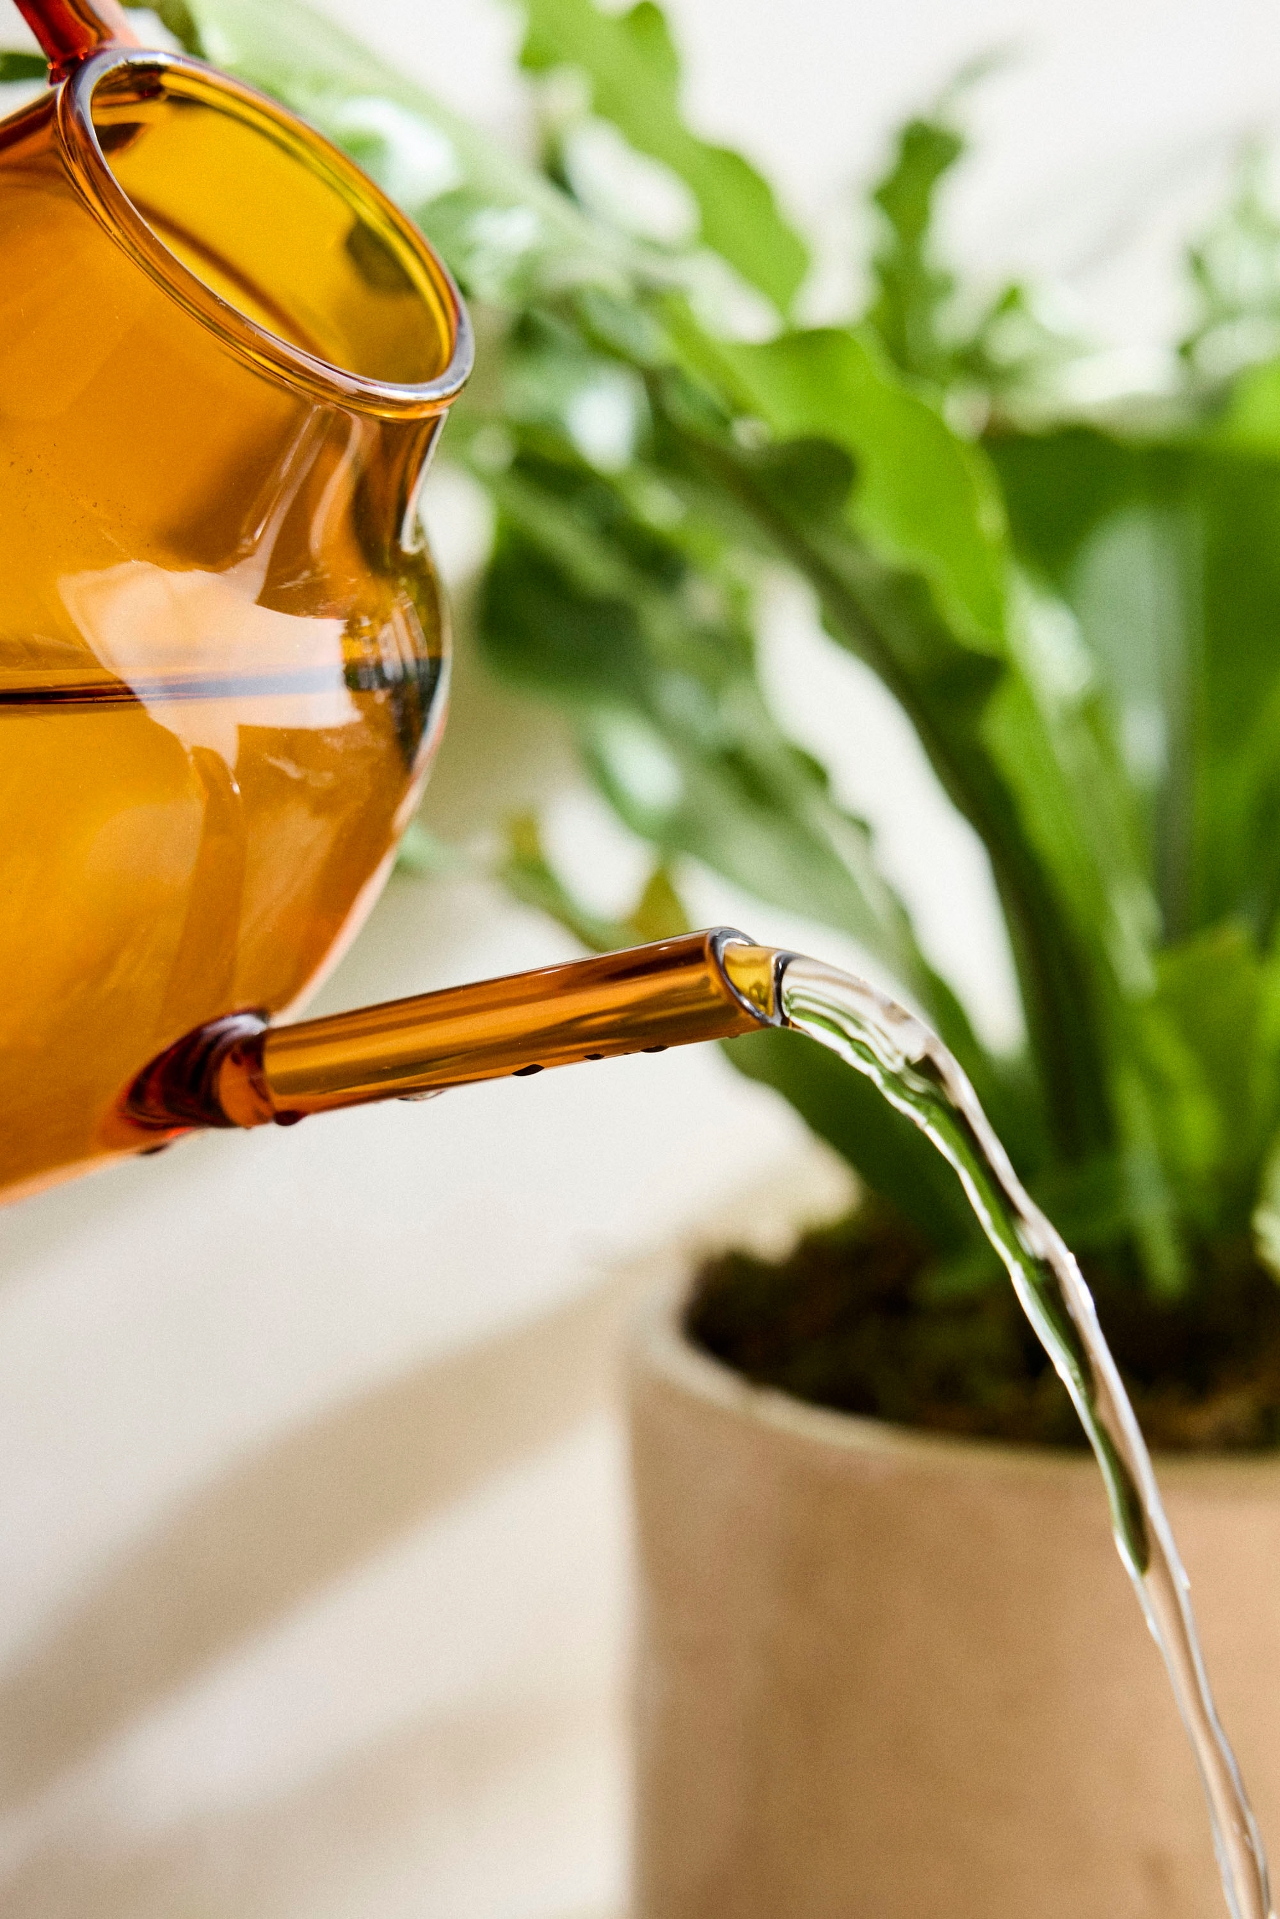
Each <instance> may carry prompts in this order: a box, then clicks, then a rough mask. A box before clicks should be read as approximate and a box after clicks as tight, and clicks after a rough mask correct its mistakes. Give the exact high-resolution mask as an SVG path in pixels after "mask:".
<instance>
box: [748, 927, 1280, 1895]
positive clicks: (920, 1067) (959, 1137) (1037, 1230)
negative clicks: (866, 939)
mask: <svg viewBox="0 0 1280 1919" xmlns="http://www.w3.org/2000/svg"><path fill="white" fill-rule="evenodd" d="M779 995H780V1000H781V1011H782V1015H783V1019H784V1022H785V1024H786V1025H788V1026H791V1027H793V1028H795V1030H796V1031H797V1032H801V1033H807V1034H808V1035H809V1036H810V1037H811V1038H812V1039H816V1040H818V1041H819V1042H820V1043H821V1044H822V1045H824V1046H826V1047H829V1048H830V1049H831V1051H832V1052H834V1053H837V1054H838V1055H839V1056H840V1058H841V1059H843V1060H845V1061H846V1062H847V1064H848V1065H850V1066H852V1067H853V1068H854V1069H855V1071H857V1072H860V1073H863V1074H865V1075H866V1076H867V1077H868V1078H869V1079H871V1080H872V1081H874V1083H875V1085H876V1086H877V1087H878V1089H879V1090H880V1092H881V1093H882V1094H883V1095H884V1097H885V1098H886V1099H887V1100H888V1101H889V1103H890V1105H892V1106H895V1107H896V1108H897V1109H898V1111H899V1112H900V1113H904V1114H905V1115H906V1116H907V1118H908V1119H910V1120H911V1121H913V1123H914V1124H915V1125H916V1126H918V1127H919V1128H920V1130H921V1131H922V1132H923V1133H924V1134H926V1136H927V1137H928V1138H929V1139H930V1140H931V1141H932V1142H933V1144H934V1145H935V1146H936V1147H937V1149H938V1151H939V1152H940V1153H941V1154H942V1155H943V1157H944V1158H945V1159H947V1160H949V1161H950V1163H951V1165H952V1166H953V1167H954V1168H955V1170H956V1172H957V1173H958V1175H959V1177H960V1180H961V1182H962V1184H963V1186H964V1189H965V1192H966V1194H967V1195H968V1198H969V1202H970V1204H971V1205H972V1207H973V1210H974V1212H975V1213H976V1215H977V1217H978V1221H979V1223H980V1225H981V1227H982V1230H983V1232H984V1233H985V1235H986V1237H987V1239H988V1240H989V1241H990V1242H991V1245H992V1247H993V1248H994V1249H995V1251H996V1253H997V1254H998V1255H999V1257H1000V1260H1001V1262H1002V1263H1003V1265H1004V1267H1005V1270H1006V1271H1007V1273H1008V1275H1009V1278H1010V1279H1011V1280H1012V1282H1013V1286H1014V1290H1015V1291H1016V1293H1017V1295H1018V1299H1019V1301H1020V1303H1021V1305H1022V1307H1023V1310H1024V1311H1025V1313H1026V1315H1027V1317H1028V1319H1029V1320H1030V1321H1031V1324H1032V1326H1033V1327H1034V1329H1035V1332H1036V1334H1037V1336H1038V1338H1039V1339H1040V1342H1041V1344H1042V1345H1043V1346H1044V1349H1045V1351H1046V1352H1047V1353H1048V1355H1049V1358H1050V1359H1051V1360H1052V1362H1053V1365H1054V1367H1055V1369H1056V1370H1057V1372H1058V1374H1059V1376H1060V1378H1061V1379H1062V1382H1063V1384H1064V1385H1065V1386H1066V1388H1067V1391H1068V1392H1069V1393H1070V1395H1071V1398H1072V1401H1073V1403H1074V1405H1075V1408H1076V1411H1077V1412H1078V1413H1079V1415H1080V1420H1081V1423H1082V1424H1083V1426H1084V1429H1085V1432H1086V1433H1087V1434H1088V1437H1089V1443H1090V1444H1091V1446H1092V1447H1093V1450H1094V1452H1095V1454H1096V1455H1097V1459H1098V1464H1099V1466H1100V1467H1101V1469H1102V1477H1103V1480H1104V1482H1105V1485H1106V1489H1107V1498H1108V1501H1109V1504H1110V1507H1111V1526H1112V1531H1113V1533H1114V1536H1115V1542H1116V1547H1117V1549H1118V1551H1119V1553H1120V1557H1121V1559H1122V1561H1123V1562H1124V1566H1125V1570H1126V1572H1127V1573H1128V1574H1129V1577H1130V1579H1131V1580H1132V1581H1133V1586H1134V1590H1135V1592H1136V1593H1137V1596H1138V1601H1139V1604H1140V1605H1141V1607H1142V1610H1143V1612H1144V1614H1145V1615H1146V1621H1147V1625H1148V1626H1149V1627H1150V1629H1151V1634H1152V1637H1153V1638H1154V1639H1155V1642H1156V1644H1157V1645H1158V1646H1159V1648H1160V1651H1161V1654H1162V1655H1163V1658H1164V1663H1165V1667H1166V1670H1167V1671H1168V1674H1169V1681H1170V1684H1171V1685H1172V1687H1173V1693H1174V1697H1175V1699H1176V1700H1177V1703H1178V1711H1179V1712H1180V1713H1181V1715H1182V1722H1183V1725H1184V1726H1185V1727H1186V1730H1187V1735H1188V1737H1189V1738H1190V1741H1191V1745H1192V1749H1193V1751H1194V1753H1195V1757H1196V1763H1197V1765H1198V1767H1199V1769H1200V1779H1201V1783H1202V1785H1203V1787H1204V1794H1205V1799H1206V1800H1207V1802H1208V1806H1209V1817H1210V1821H1211V1823H1212V1827H1213V1841H1214V1848H1215V1850H1216V1852H1217V1856H1218V1868H1219V1871H1220V1872H1221V1874H1222V1885H1223V1891H1224V1893H1225V1895H1226V1901H1227V1907H1228V1910H1229V1911H1230V1913H1231V1915H1232V1919H1274V1914H1273V1910H1272V1905H1271V1894H1270V1890H1269V1887H1268V1881H1267V1862H1266V1856H1265V1853H1264V1851H1263V1846H1262V1839H1261V1836H1260V1834H1259V1832H1258V1828H1257V1824H1256V1822H1255V1820H1254V1817H1253V1813H1252V1811H1251V1810H1250V1806H1249V1801H1248V1799H1247V1797H1246V1796H1245V1791H1244V1786H1243V1784H1242V1782H1241V1778H1240V1773H1239V1769H1238V1767H1237V1765H1236V1761H1235V1755H1234V1754H1233V1753H1232V1750H1231V1747H1230V1745H1229V1743H1228V1741H1227V1737H1226V1734H1225V1733H1224V1732H1223V1730H1222V1726H1221V1724H1220V1722H1219V1719H1218V1715H1217V1711H1216V1709H1215V1707H1214V1703H1213V1695H1212V1692H1211V1691H1210V1687H1209V1681H1208V1677H1207V1674H1206V1672H1205V1666H1204V1659H1203V1656H1202V1654H1201V1651H1200V1641H1199V1636H1198V1633H1197V1631H1196V1622H1195V1616H1194V1614H1193V1612H1192V1609H1191V1599H1190V1591H1189V1584H1188V1580H1187V1576H1186V1573H1185V1572H1184V1570H1183V1567H1182V1561H1181V1560H1180V1558H1179V1557H1178V1549H1177V1546H1176V1545H1175V1543H1174V1538H1173V1533H1172V1531H1171V1529H1170V1526H1169V1521H1168V1519H1167V1517H1166V1515H1165V1511H1164V1507H1163V1505H1162V1503H1161V1500H1160V1493H1159V1490H1158V1488H1157V1486H1156V1480H1155V1474H1154V1472H1153V1470H1152V1466H1151V1457H1150V1454H1149V1453H1148V1451H1147V1448H1146V1444H1145V1442H1144V1440H1143V1437H1142V1434H1141V1432H1140V1431H1139V1429H1138V1422H1137V1420H1136V1419H1135V1417H1134V1413H1133V1408H1132V1406H1131V1405H1130V1404H1129V1399H1128V1395H1127V1394H1126V1392H1125V1389H1124V1386H1123V1384H1122V1382H1121V1379H1120V1375H1119V1373H1118V1371H1117V1369H1116V1364H1115V1361H1114V1359H1113V1358H1112V1356H1111V1352H1110V1349H1109V1347H1108V1346H1107V1342H1106V1340H1105V1339H1104V1338H1103V1335H1102V1328H1101V1327H1100V1325H1099V1324H1098V1316H1097V1313H1096V1311H1095V1309H1094V1304H1093V1298H1092V1296H1091V1294H1090V1292H1089V1289H1088V1287H1087V1286H1086V1285H1085V1283H1084V1280H1083V1279H1082V1277H1081V1274H1080V1268H1079V1267H1078V1266H1077V1264H1076V1261H1075V1259H1074V1257H1073V1256H1072V1254H1071V1253H1070V1252H1069V1251H1068V1249H1067V1247H1066V1245H1065V1244H1064V1243H1063V1241H1062V1239H1061V1238H1060V1237H1059V1235H1058V1233H1057V1232H1056V1231H1055V1230H1054V1228H1053V1227H1052V1226H1051V1225H1050V1223H1049V1221H1048V1220H1047V1219H1046V1218H1045V1216H1044V1214H1043V1213H1042V1212H1041V1211H1040V1209H1039V1207H1037V1206H1036V1205H1035V1204H1034V1202H1033V1201H1032V1200H1031V1199H1030V1198H1028V1196H1027V1194H1026V1193H1025V1192H1024V1191H1023V1188H1022V1186H1021V1184H1020V1182H1019V1180H1018V1177H1017V1174H1016V1173H1015V1172H1014V1170H1013V1167H1012V1166H1011V1165H1010V1163H1009V1158H1008V1155H1007V1154H1006V1152H1005V1150H1004V1148H1003V1146H1002V1145H1001V1144H1000V1141H999V1140H998V1139H997V1138H996V1135H995V1133H994V1132H993V1131H992V1129H991V1125H990V1123H989V1121H988V1120H987V1117H986V1115H985V1113H984V1112H983V1111H982V1108H981V1107H980V1106H979V1104H978V1101H977V1099H976V1097H975V1095H974V1092H973V1088H972V1087H971V1086H970V1084H969V1081H968V1079H967V1078H966V1076H965V1074H964V1072H963V1071H962V1069H961V1068H960V1066H959V1065H958V1064H957V1063H956V1061H955V1060H954V1059H953V1058H952V1056H951V1054H950V1053H949V1052H948V1051H947V1050H946V1048H945V1047H944V1046H943V1045H942V1044H941V1042H940V1041H939V1040H937V1039H936V1038H935V1037H934V1036H933V1034H932V1033H931V1032H930V1031H929V1030H928V1028H927V1027H926V1026H924V1025H923V1024H922V1023H921V1022H920V1021H919V1020H918V1019H916V1018H915V1017H914V1016H913V1015H912V1014H910V1013H908V1012H907V1011H905V1009H904V1008H903V1007H901V1006H898V1005H897V1004H895V1002H894V1001H892V1000H890V999H887V998H885V997H884V996H883V995H882V994H880V993H878V992H876V991H875V990H874V989H873V988H872V987H870V986H868V985H866V984H865V983H864V982H863V981H861V980H858V979H855V978H853V977H852V976H851V975H850V974H847V973H842V972H838V971H837V970H836V969H835V968H833V967H829V966H824V965H822V964H821V963H820V962H819V961H817V960H810V959H801V958H792V959H788V960H787V961H785V962H784V968H783V971H782V975H781V982H780V987H779Z"/></svg>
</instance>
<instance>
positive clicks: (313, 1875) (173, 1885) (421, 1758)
mask: <svg viewBox="0 0 1280 1919" xmlns="http://www.w3.org/2000/svg"><path fill="white" fill-rule="evenodd" d="M597 1718H598V1713H597V1709H596V1707H595V1705H594V1702H587V1703H586V1704H585V1705H584V1706H583V1708H582V1709H581V1710H577V1709H575V1707H574V1705H573V1703H572V1702H570V1703H569V1704H567V1705H566V1703H565V1702H563V1701H556V1702H552V1703H551V1704H549V1705H547V1706H545V1707H539V1706H538V1704H536V1703H535V1704H532V1705H529V1706H526V1707H525V1708H524V1709H523V1710H517V1709H511V1710H503V1711H497V1712H487V1713H485V1712H476V1713H474V1714H470V1715H467V1716H466V1717H465V1718H461V1719H441V1718H439V1717H436V1716H434V1715H433V1717H432V1719H431V1720H430V1722H426V1721H423V1722H419V1723H416V1724H413V1725H409V1726H406V1727H401V1728H398V1729H397V1730H396V1731H395V1732H394V1733H392V1734H390V1735H389V1736H387V1737H386V1738H384V1739H381V1740H379V1741H378V1742H377V1743H376V1744H373V1745H371V1746H368V1747H366V1748H365V1749H364V1750H362V1751H359V1752H357V1753H355V1754H353V1755H351V1756H350V1757H349V1758H347V1759H345V1760H344V1761H343V1763H342V1764H341V1765H340V1766H336V1767H334V1768H332V1769H331V1770H329V1771H327V1772H325V1773H324V1774H323V1775H321V1776H320V1777H318V1778H316V1779H313V1780H311V1781H309V1782H308V1783H307V1784H306V1785H305V1786H304V1787H303V1788H302V1789H301V1790H297V1789H296V1788H295V1789H294V1790H293V1791H291V1793H290V1794H289V1796H288V1798H287V1799H283V1800H279V1801H269V1802H268V1803H267V1804H265V1805H261V1804H258V1805H254V1806H252V1807H245V1808H242V1807H235V1808H232V1809H221V1810H219V1811H217V1812H213V1813H210V1814H207V1815H204V1816H201V1817H198V1818H196V1819H193V1820H191V1821H189V1822H187V1823H185V1824H183V1825H180V1826H178V1827H176V1828H174V1829H171V1830H169V1831H167V1832H165V1833H164V1834H163V1835H161V1836H160V1837H158V1838H157V1839H155V1840H153V1841H151V1842H150V1843H145V1844H143V1845H141V1846H139V1847H138V1848H137V1849H136V1850H134V1851H131V1852H128V1853H125V1854H123V1855H121V1854H119V1853H115V1854H113V1856H111V1857H110V1858H107V1859H103V1858H101V1857H99V1856H97V1855H96V1853H95V1851H94V1849H93V1846H92V1844H90V1845H87V1846H86V1845H71V1844H62V1845H54V1846H50V1847H48V1848H47V1849H43V1850H41V1851H39V1852H36V1853H35V1854H33V1855H32V1856H31V1857H30V1858H29V1859H28V1860H27V1861H26V1863H25V1865H24V1866H23V1867H22V1868H21V1869H20V1870H19V1871H18V1872H17V1873H15V1874H14V1875H13V1876H12V1878H10V1880H9V1881H8V1883H7V1884H6V1885H5V1888H4V1911H5V1914H6V1919H87V1915H90V1914H91V1915H92V1919H214V1916H215V1915H217V1919H223V1915H226V1916H227V1919H230V1915H234V1916H235V1919H279V1915H280V1914H281V1913H282V1912H285V1911H289V1912H294V1911H299V1910H303V1909H305V1910H308V1911H310V1910H311V1909H312V1906H311V1901H312V1900H314V1901H315V1903H316V1909H318V1910H323V1911H326V1912H331V1911H337V1910H342V1911H347V1910H350V1911H358V1910H367V1909H368V1905H369V1899H370V1894H369V1879H368V1877H367V1876H366V1871H367V1868H368V1864H369V1862H372V1866H373V1872H374V1875H375V1876H374V1880H373V1883H374V1884H375V1885H376V1884H377V1883H378V1877H380V1876H382V1877H385V1876H386V1861H387V1856H388V1852H390V1856H391V1859H392V1862H393V1870H392V1875H391V1876H392V1879H393V1881H394V1879H395V1877H396V1874H395V1868H396V1867H400V1868H402V1869H403V1866H404V1863H405V1861H404V1858H403V1854H404V1852H405V1850H406V1842H405V1841H404V1839H403V1837H402V1835H404V1834H410V1835H412V1839H411V1840H410V1841H409V1842H408V1843H409V1844H410V1845H411V1846H412V1848H413V1850H414V1852H415V1853H416V1854H417V1856H418V1857H423V1856H426V1857H428V1858H429V1859H430V1860H431V1862H432V1866H433V1867H434V1868H435V1872H434V1873H433V1878H434V1877H437V1876H438V1875H439V1861H438V1847H439V1842H440V1828H441V1827H442V1826H444V1827H445V1828H446V1829H447V1828H448V1827H449V1826H455V1828H456V1820H454V1819H451V1818H450V1814H451V1812H453V1811H454V1809H455V1808H457V1807H458V1806H459V1805H461V1806H463V1807H464V1808H465V1809H466V1810H467V1811H468V1812H469V1813H470V1812H472V1811H473V1806H474V1802H475V1801H476V1800H477V1799H480V1800H482V1801H483V1802H485V1803H486V1804H487V1805H490V1806H493V1807H494V1815H493V1816H494V1819H495V1820H499V1819H501V1817H502V1811H503V1806H504V1803H505V1802H509V1801H511V1800H514V1799H519V1798H520V1797H522V1796H523V1797H524V1798H525V1799H526V1800H527V1798H528V1796H529V1790H530V1781H529V1773H530V1769H531V1766H530V1762H531V1758H532V1761H533V1763H534V1765H535V1766H536V1770H537V1788H536V1790H537V1793H538V1796H539V1797H540V1798H543V1797H545V1798H547V1799H551V1798H553V1797H554V1796H557V1795H558V1796H559V1797H560V1798H561V1800H562V1802H563V1803H565V1804H567V1805H571V1806H574V1807H576V1808H578V1809H579V1816H581V1813H580V1809H581V1807H582V1805H583V1800H584V1793H585V1796H586V1800H587V1804H588V1806H590V1804H591V1798H592V1792H591V1785H590V1782H589V1781H586V1780H584V1777H583V1775H584V1773H585V1772H586V1771H587V1770H588V1769H594V1770H595V1771H596V1772H598V1770H599V1765H598V1745H599V1740H598V1727H597ZM379 1869H381V1871H380V1872H379ZM444 1876H445V1878H446V1880H447V1876H448V1875H447V1871H446V1874H445V1875H444ZM439 1891H440V1893H441V1895H442V1897H443V1899H444V1900H445V1901H447V1897H448V1887H447V1883H446V1884H444V1885H441V1886H440V1887H439ZM344 1893H345V1894H346V1895H347V1897H346V1898H345V1899H344ZM410 1909H411V1910H413V1911H414V1912H415V1913H420V1912H421V1910H422V1908H421V1904H420V1896H419V1902H415V1903H414V1904H413V1905H412V1906H411V1907H410V1906H409V1905H407V1904H405V1903H404V1902H403V1891H402V1897H401V1902H400V1903H397V1902H396V1901H395V1899H394V1897H390V1898H389V1899H388V1902H387V1904H386V1905H383V1904H382V1902H381V1900H379V1901H378V1906H377V1910H378V1911H379V1912H381V1913H387V1912H391V1913H393V1914H399V1913H400V1912H402V1911H408V1910H410ZM439 1909H440V1910H445V1909H446V1907H445V1905H443V1904H442V1905H441V1906H440V1908H439ZM565 1919H609V1916H608V1915H606V1914H604V1913H591V1914H588V1913H574V1914H572V1915H569V1914H566V1915H565Z"/></svg>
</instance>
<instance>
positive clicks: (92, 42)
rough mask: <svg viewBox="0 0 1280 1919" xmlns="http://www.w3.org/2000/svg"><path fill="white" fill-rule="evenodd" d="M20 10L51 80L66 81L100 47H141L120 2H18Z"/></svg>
mask: <svg viewBox="0 0 1280 1919" xmlns="http://www.w3.org/2000/svg"><path fill="white" fill-rule="evenodd" d="M18 9H19V11H20V12H21V13H22V15H23V16H24V18H25V19H26V21H27V24H28V26H29V27H30V28H31V31H32V32H33V33H34V34H35V36H36V39H37V40H38V41H39V42H40V46H41V49H42V50H43V52H44V53H45V54H46V55H47V56H48V60H49V78H50V79H51V80H55V81H56V80H65V78H66V76H67V74H68V73H69V72H70V71H71V69H72V68H73V67H77V66H79V64H80V62H81V61H82V60H86V59H88V57H89V55H90V54H91V53H96V52H97V51H98V49H99V48H100V47H107V46H127V47H136V46H137V45H138V36H137V34H136V33H135V32H134V31H133V28H132V27H131V26H130V25H129V22H128V20H127V19H126V18H125V12H124V8H123V7H121V6H120V5H119V4H118V0H18Z"/></svg>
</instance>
